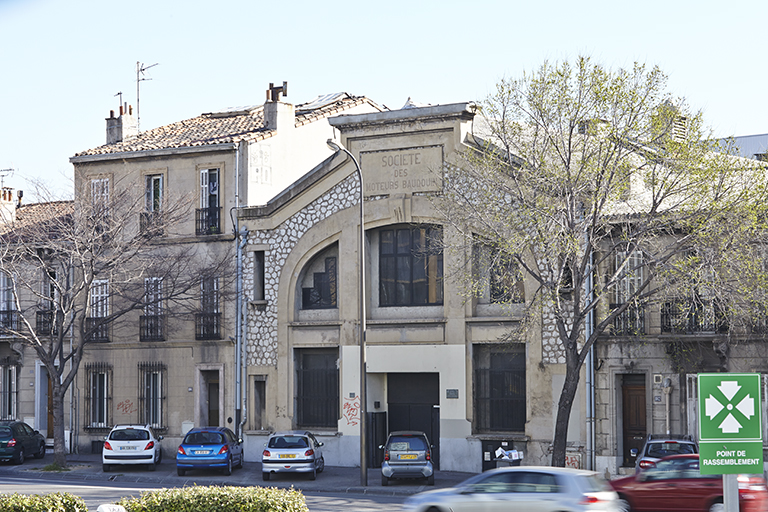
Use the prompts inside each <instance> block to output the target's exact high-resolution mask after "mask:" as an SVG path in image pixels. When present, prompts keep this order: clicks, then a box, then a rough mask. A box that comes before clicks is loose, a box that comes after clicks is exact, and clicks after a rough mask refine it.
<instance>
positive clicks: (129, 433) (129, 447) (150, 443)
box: [101, 425, 163, 473]
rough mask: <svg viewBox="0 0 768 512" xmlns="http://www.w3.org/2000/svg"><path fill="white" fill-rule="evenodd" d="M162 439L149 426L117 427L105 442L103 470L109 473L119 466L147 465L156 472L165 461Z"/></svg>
mask: <svg viewBox="0 0 768 512" xmlns="http://www.w3.org/2000/svg"><path fill="white" fill-rule="evenodd" d="M162 439H163V436H157V435H155V431H154V430H152V427H150V426H149V425H115V426H114V428H112V431H111V432H110V433H109V435H108V436H107V437H106V439H105V440H104V449H103V450H102V451H101V463H102V469H103V470H104V472H105V473H108V472H109V471H111V470H112V466H115V465H118V464H145V465H146V466H147V469H149V470H150V471H154V470H155V467H156V466H157V465H158V464H160V461H161V460H163V451H162V447H161V446H160V441H161V440H162Z"/></svg>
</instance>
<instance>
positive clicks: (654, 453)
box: [635, 434, 699, 473]
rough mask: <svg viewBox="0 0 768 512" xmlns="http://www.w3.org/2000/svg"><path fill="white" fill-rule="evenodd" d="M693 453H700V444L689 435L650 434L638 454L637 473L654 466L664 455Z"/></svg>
mask: <svg viewBox="0 0 768 512" xmlns="http://www.w3.org/2000/svg"><path fill="white" fill-rule="evenodd" d="M691 453H699V445H697V444H696V441H694V440H693V438H692V437H691V436H689V435H675V434H661V435H660V434H648V437H647V438H646V439H645V444H644V445H643V449H642V451H641V452H640V453H639V454H637V460H636V461H635V473H639V472H640V471H643V470H644V469H648V468H652V467H653V466H654V464H655V463H656V461H657V460H659V459H661V458H663V457H667V456H669V455H682V454H691Z"/></svg>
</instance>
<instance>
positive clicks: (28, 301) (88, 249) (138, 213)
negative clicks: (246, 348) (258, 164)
mask: <svg viewBox="0 0 768 512" xmlns="http://www.w3.org/2000/svg"><path fill="white" fill-rule="evenodd" d="M88 185H89V186H94V185H93V184H92V183H89V184H88ZM115 189H116V190H117V192H116V191H115ZM79 192H80V193H78V194H76V197H77V198H78V199H77V200H76V201H74V202H72V201H47V202H42V203H38V204H32V205H26V206H23V207H21V208H19V209H17V211H16V218H15V220H14V221H13V222H10V223H7V224H6V225H5V227H4V230H3V232H2V234H0V243H1V244H2V245H1V246H0V248H1V250H2V252H1V253H0V278H1V279H2V281H3V283H4V285H5V286H4V288H3V297H2V299H3V301H5V303H7V305H6V307H5V308H6V309H7V310H8V311H6V313H4V316H3V317H2V318H0V333H2V334H3V335H5V336H12V337H13V338H14V339H16V340H18V341H21V342H22V343H24V344H26V345H28V346H30V347H32V348H33V349H34V350H35V353H36V355H37V357H38V358H39V359H40V361H41V363H42V364H43V365H45V368H46V369H47V371H48V375H49V376H50V381H51V387H52V404H53V411H52V412H53V423H54V462H56V463H57V464H59V465H61V466H65V465H66V453H65V444H64V426H65V424H64V404H65V396H66V392H67V390H68V389H69V387H70V386H71V385H72V383H73V381H74V379H75V377H76V375H77V372H78V369H79V368H80V363H81V361H82V360H83V357H84V354H85V353H86V351H87V349H88V347H89V346H90V345H91V344H93V343H103V342H109V341H111V337H112V336H113V333H118V332H120V327H121V326H128V325H132V326H133V327H132V328H131V329H129V330H126V332H127V333H129V334H130V335H132V336H136V334H137V333H136V329H135V325H136V314H137V313H139V312H141V311H146V310H148V309H151V310H152V312H153V313H156V315H155V316H162V317H163V318H164V319H167V320H169V321H170V320H172V318H173V317H183V316H185V315H189V314H190V312H191V311H194V310H195V309H196V307H197V304H198V302H199V297H200V289H201V283H203V282H204V281H205V280H208V279H219V278H220V279H221V280H222V284H221V287H222V289H226V288H227V284H228V283H227V282H225V280H226V279H227V276H231V275H232V271H231V268H229V267H230V265H231V261H232V258H231V254H229V251H225V254H218V255H216V254H211V253H208V252H205V251H203V250H202V247H201V246H200V244H194V243H176V242H175V241H174V238H175V237H174V234H175V233H174V230H175V229H176V228H177V227H178V226H179V224H180V223H181V222H182V221H185V220H187V219H189V211H190V205H191V204H192V201H191V200H189V199H188V198H183V197H180V198H175V199H174V198H167V199H166V200H165V201H164V203H163V205H162V209H154V211H149V210H148V209H147V205H146V203H145V197H144V190H143V189H141V188H140V187H136V186H133V185H130V184H128V185H125V186H117V187H114V188H113V190H106V189H105V190H102V191H96V192H98V193H92V192H93V191H91V190H88V191H85V190H83V191H79ZM36 196H37V197H38V198H41V197H42V198H45V197H51V194H50V193H49V192H48V191H46V190H44V189H40V188H39V189H38V190H37V191H36ZM148 328H149V329H150V330H154V331H155V333H156V334H162V333H161V332H160V330H161V329H163V325H159V324H155V325H149V326H148Z"/></svg>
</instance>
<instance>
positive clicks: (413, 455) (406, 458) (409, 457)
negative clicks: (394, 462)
mask: <svg viewBox="0 0 768 512" xmlns="http://www.w3.org/2000/svg"><path fill="white" fill-rule="evenodd" d="M416 457H417V455H416V454H413V453H406V454H405V455H401V456H400V460H411V459H415V458H416Z"/></svg>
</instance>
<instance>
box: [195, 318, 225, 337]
mask: <svg viewBox="0 0 768 512" xmlns="http://www.w3.org/2000/svg"><path fill="white" fill-rule="evenodd" d="M195 339H196V340H220V339H221V313H196V314H195Z"/></svg>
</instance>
